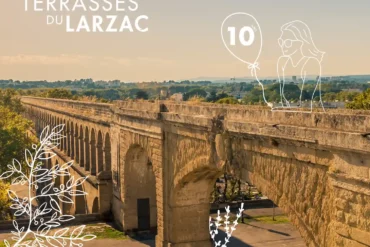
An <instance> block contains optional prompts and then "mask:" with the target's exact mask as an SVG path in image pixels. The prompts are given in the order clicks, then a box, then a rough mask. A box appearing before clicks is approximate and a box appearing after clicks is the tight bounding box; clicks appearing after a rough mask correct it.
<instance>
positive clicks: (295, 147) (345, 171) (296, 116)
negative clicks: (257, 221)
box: [22, 97, 370, 247]
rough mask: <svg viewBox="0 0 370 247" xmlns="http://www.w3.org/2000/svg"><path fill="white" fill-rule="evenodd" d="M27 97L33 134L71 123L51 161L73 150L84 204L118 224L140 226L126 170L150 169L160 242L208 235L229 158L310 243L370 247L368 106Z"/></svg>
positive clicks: (194, 240)
mask: <svg viewBox="0 0 370 247" xmlns="http://www.w3.org/2000/svg"><path fill="white" fill-rule="evenodd" d="M22 102H23V104H24V106H25V107H26V113H25V115H26V116H27V117H28V118H30V119H31V120H33V121H34V123H35V125H36V126H35V129H36V130H37V132H40V131H41V130H42V127H43V126H46V125H55V124H57V123H66V129H65V130H66V132H65V133H66V135H67V138H66V141H65V142H63V141H62V146H63V148H62V150H57V151H58V159H61V160H63V161H64V162H65V161H68V160H70V159H71V158H72V157H73V158H75V156H76V155H77V156H80V157H79V158H80V159H79V160H78V161H76V162H77V164H76V166H73V169H72V171H71V172H73V173H74V174H73V175H74V176H82V175H90V176H91V179H90V180H89V181H87V183H86V188H84V189H85V191H87V192H89V196H87V197H86V208H87V209H88V210H87V213H92V212H97V211H98V212H99V213H101V214H105V213H109V212H112V213H113V215H114V218H115V220H116V222H118V223H120V224H121V225H122V228H135V227H136V225H137V219H136V221H134V219H133V218H132V219H127V218H128V212H129V211H130V210H134V209H135V206H134V205H131V206H130V205H129V203H128V204H127V205H126V203H125V202H127V201H128V199H127V198H129V197H130V196H132V195H130V192H132V191H130V189H129V188H130V183H128V182H130V179H135V178H132V176H130V174H134V173H135V172H136V173H137V170H136V169H139V168H140V167H146V168H148V167H150V166H151V167H152V170H153V172H154V177H155V184H154V185H153V186H152V188H155V196H154V195H153V196H152V197H155V205H156V208H157V214H156V215H157V221H156V223H157V224H156V225H157V228H158V233H157V237H156V246H158V247H164V246H165V247H168V246H171V247H193V246H194V247H197V246H207V245H208V244H209V242H208V241H207V237H208V236H207V234H208V213H207V207H209V205H207V203H206V202H207V200H209V194H210V193H209V192H210V190H211V189H212V188H211V186H212V185H213V181H214V179H216V177H217V173H218V172H219V171H220V169H221V168H222V167H223V166H225V165H226V166H227V167H228V168H231V170H233V171H234V172H235V173H236V174H237V175H238V176H240V177H241V178H242V179H243V180H246V181H249V182H251V183H252V184H254V185H255V186H256V187H257V188H259V190H260V191H262V192H263V193H264V194H266V195H267V196H268V197H269V198H271V199H272V200H273V201H274V202H275V203H276V204H278V205H279V206H280V207H281V208H282V209H283V210H284V211H285V212H286V213H287V214H288V215H289V217H290V218H291V220H292V223H293V224H294V225H295V226H296V227H297V228H298V229H299V231H300V233H301V235H302V236H303V238H304V240H305V241H306V243H307V245H308V246H320V247H331V246H334V247H343V246H369V245H370V242H369V239H370V233H369V232H370V229H369V224H370V208H369V205H370V189H369V188H370V151H369V150H370V142H369V139H368V136H369V134H368V130H369V129H370V113H369V112H346V111H328V112H326V113H315V112H314V113H312V114H308V113H297V112H271V111H270V110H269V109H263V108H258V107H239V106H238V107H234V106H223V105H209V104H199V105H187V104H174V103H172V102H162V101H161V102H155V103H150V102H140V104H138V103H137V102H132V101H125V102H116V103H115V104H113V105H110V104H96V103H87V102H76V101H69V100H57V99H42V98H31V97H23V98H22ZM43 119H45V120H43ZM81 127H82V130H81ZM76 133H78V134H76ZM79 138H83V144H84V145H83V148H82V144H81V143H82V142H81V139H79ZM76 139H77V141H74V140H76ZM78 140H80V142H78ZM220 140H221V141H220ZM74 147H78V151H76V150H75V148H74ZM81 150H84V151H83V155H82V151H81ZM143 150H144V151H143ZM59 151H60V152H59ZM138 154H141V155H138ZM82 157H83V161H81V160H82ZM143 157H144V158H143ZM148 160H149V161H150V162H147V161H148ZM78 163H81V164H78ZM82 163H84V164H82ZM150 163H151V165H149V164H150ZM130 164H131V165H130ZM132 164H137V165H136V166H132ZM101 169H102V171H100V170H101ZM144 174H145V173H144ZM147 174H151V173H149V172H148V173H147ZM150 176H153V175H150ZM136 179H137V180H139V179H138V178H136ZM149 181H152V177H151V178H149V179H147V181H144V182H143V184H144V185H143V187H144V186H145V184H148V182H149ZM61 182H62V181H61ZM135 182H138V181H133V182H131V184H134V183H135ZM152 184H153V183H152ZM121 185H123V186H121ZM138 188H141V187H140V186H138ZM151 191H152V192H153V194H154V190H151ZM145 196H149V195H145ZM134 199H138V198H137V197H136V198H134ZM130 201H134V200H130ZM136 206H137V205H136ZM78 208H79V207H78ZM76 211H78V212H79V211H80V208H79V209H78V210H77V208H76ZM81 211H83V210H81ZM202 212H203V213H202ZM134 214H135V212H134ZM151 215H152V213H151ZM136 218H138V217H136ZM151 220H152V219H151ZM180 222H181V223H180ZM151 223H152V222H151ZM152 225H154V224H152Z"/></svg>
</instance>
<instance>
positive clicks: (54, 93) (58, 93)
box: [45, 88, 73, 99]
mask: <svg viewBox="0 0 370 247" xmlns="http://www.w3.org/2000/svg"><path fill="white" fill-rule="evenodd" d="M45 97H46V98H53V99H73V95H72V92H71V91H70V90H67V89H64V88H55V89H50V90H49V91H47V92H46V95H45Z"/></svg>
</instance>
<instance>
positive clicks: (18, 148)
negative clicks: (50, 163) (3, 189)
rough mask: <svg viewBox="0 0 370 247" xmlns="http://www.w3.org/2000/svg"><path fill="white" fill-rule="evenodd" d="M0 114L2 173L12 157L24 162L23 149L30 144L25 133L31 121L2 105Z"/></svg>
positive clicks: (0, 165)
mask: <svg viewBox="0 0 370 247" xmlns="http://www.w3.org/2000/svg"><path fill="white" fill-rule="evenodd" d="M0 116H1V118H0V157H1V162H2V163H1V164H0V173H2V172H4V171H5V169H7V168H6V165H7V164H9V163H11V161H12V159H13V158H16V159H18V160H19V161H20V162H21V164H24V161H25V159H24V156H23V152H24V149H25V148H27V147H29V146H30V144H31V140H30V138H28V137H27V135H26V133H27V130H28V129H29V128H30V127H31V126H32V122H31V121H29V120H27V119H25V118H23V117H22V116H21V115H19V114H18V113H16V112H13V111H11V110H10V109H9V108H7V107H3V106H0Z"/></svg>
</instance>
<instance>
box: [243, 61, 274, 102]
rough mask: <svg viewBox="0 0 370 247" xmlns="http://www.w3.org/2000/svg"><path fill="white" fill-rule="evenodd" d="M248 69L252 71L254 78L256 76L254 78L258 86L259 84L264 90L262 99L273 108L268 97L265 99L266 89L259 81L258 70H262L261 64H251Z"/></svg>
mask: <svg viewBox="0 0 370 247" xmlns="http://www.w3.org/2000/svg"><path fill="white" fill-rule="evenodd" d="M248 69H250V70H251V74H252V76H254V77H255V78H256V80H257V82H258V84H259V85H260V86H261V88H262V97H263V100H264V101H265V103H266V104H267V105H268V106H270V107H273V105H272V104H271V103H269V102H267V100H266V97H265V88H264V86H263V84H262V82H261V81H260V80H259V79H258V76H257V69H258V70H259V69H260V68H259V63H258V62H255V63H253V64H249V65H248Z"/></svg>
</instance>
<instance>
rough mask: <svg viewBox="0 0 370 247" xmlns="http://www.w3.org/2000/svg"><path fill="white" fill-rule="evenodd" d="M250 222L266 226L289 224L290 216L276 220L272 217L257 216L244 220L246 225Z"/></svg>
mask: <svg viewBox="0 0 370 247" xmlns="http://www.w3.org/2000/svg"><path fill="white" fill-rule="evenodd" d="M240 222H241V220H240ZM250 222H262V223H266V224H283V223H289V222H290V220H289V218H288V216H286V215H278V216H275V220H273V219H272V216H255V217H252V218H244V223H250Z"/></svg>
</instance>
